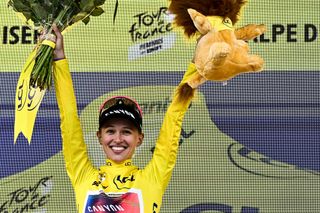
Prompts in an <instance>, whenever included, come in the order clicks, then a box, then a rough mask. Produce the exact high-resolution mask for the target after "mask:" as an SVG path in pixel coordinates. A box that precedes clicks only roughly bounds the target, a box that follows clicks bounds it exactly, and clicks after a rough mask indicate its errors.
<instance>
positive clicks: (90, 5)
mask: <svg viewBox="0 0 320 213" xmlns="http://www.w3.org/2000/svg"><path fill="white" fill-rule="evenodd" d="M80 8H81V10H82V11H84V12H88V13H90V12H91V11H92V10H94V8H95V5H94V0H81V2H80Z"/></svg>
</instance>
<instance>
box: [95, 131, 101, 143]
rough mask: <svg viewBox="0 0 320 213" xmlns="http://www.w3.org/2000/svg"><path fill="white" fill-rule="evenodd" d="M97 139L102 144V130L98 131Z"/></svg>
mask: <svg viewBox="0 0 320 213" xmlns="http://www.w3.org/2000/svg"><path fill="white" fill-rule="evenodd" d="M96 134H97V138H98V140H99V143H100V144H101V131H100V129H99V130H98V131H97V133H96Z"/></svg>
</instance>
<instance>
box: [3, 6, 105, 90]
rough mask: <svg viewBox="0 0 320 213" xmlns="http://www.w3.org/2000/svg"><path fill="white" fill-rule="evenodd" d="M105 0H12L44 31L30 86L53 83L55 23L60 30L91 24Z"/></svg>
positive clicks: (42, 85)
mask: <svg viewBox="0 0 320 213" xmlns="http://www.w3.org/2000/svg"><path fill="white" fill-rule="evenodd" d="M104 3H105V0H9V1H8V7H12V8H13V10H14V11H15V12H17V13H18V15H19V16H21V17H22V18H23V19H24V21H25V22H26V23H27V24H28V25H29V26H31V27H34V28H35V29H37V30H38V31H39V34H40V33H41V34H42V38H43V39H41V40H39V42H38V44H37V46H36V48H37V53H36V56H35V59H34V60H35V64H34V67H33V69H32V72H31V76H30V84H29V85H30V86H32V87H34V88H36V87H38V88H40V89H41V90H44V89H49V88H50V87H51V84H52V61H53V49H54V45H52V42H51V44H50V42H48V41H50V40H52V37H53V35H52V24H53V23H55V24H56V25H57V26H58V28H59V29H60V31H62V32H63V31H64V30H65V29H66V28H68V27H69V26H71V25H73V24H75V23H77V22H79V21H82V22H84V23H85V24H87V23H88V22H89V21H90V16H99V15H101V14H102V13H103V12H104V10H103V9H102V8H101V6H102V5H103V4H104Z"/></svg>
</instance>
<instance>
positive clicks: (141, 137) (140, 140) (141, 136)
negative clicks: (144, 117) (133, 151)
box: [137, 133, 144, 147]
mask: <svg viewBox="0 0 320 213" xmlns="http://www.w3.org/2000/svg"><path fill="white" fill-rule="evenodd" d="M143 138H144V134H143V133H141V134H140V135H139V141H138V143H137V147H139V146H140V145H141V144H142V142H143Z"/></svg>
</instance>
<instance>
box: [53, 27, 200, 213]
mask: <svg viewBox="0 0 320 213" xmlns="http://www.w3.org/2000/svg"><path fill="white" fill-rule="evenodd" d="M54 31H55V33H56V35H57V42H56V50H55V58H57V59H59V60H56V61H55V63H54V82H55V89H56V95H57V102H58V106H59V110H60V118H61V132H62V140H63V153H64V159H65V163H66V168H67V171H68V175H69V177H70V179H71V182H72V185H73V187H74V190H75V193H76V199H77V206H78V211H79V212H94V211H96V210H99V209H100V207H103V206H105V207H110V208H111V206H114V205H117V206H118V207H119V208H120V209H121V210H123V211H125V212H133V213H139V212H140V213H141V212H159V211H160V206H161V204H162V196H163V195H164V192H165V191H166V188H167V186H168V183H169V181H170V179H171V174H172V171H173V168H174V166H175V162H176V158H177V152H178V147H179V137H180V132H181V126H182V120H183V117H184V115H185V113H186V111H187V109H188V107H189V105H190V103H191V100H192V99H193V92H194V91H195V89H192V88H190V90H192V91H193V92H192V93H191V95H190V96H188V97H186V98H185V99H183V100H182V98H181V96H180V93H179V92H180V90H179V89H177V90H176V91H175V94H174V97H173V99H172V101H171V104H170V105H169V107H168V109H167V112H166V115H165V117H164V121H163V125H162V128H161V130H160V134H159V136H158V139H157V143H156V147H155V150H154V154H153V157H152V159H151V160H150V162H149V163H148V164H147V165H146V166H145V167H144V168H143V169H140V168H138V167H137V166H135V165H134V164H133V163H132V158H133V155H134V153H135V150H136V148H137V147H138V146H140V145H141V144H142V142H143V139H144V133H143V128H142V111H141V108H140V106H139V104H138V103H137V102H135V101H134V100H133V99H131V98H129V97H126V96H114V97H111V98H109V99H106V100H105V101H104V102H103V103H102V105H101V107H100V111H99V128H98V131H97V133H96V134H97V137H98V140H99V143H100V144H101V146H102V150H103V151H104V154H105V158H106V163H105V165H103V166H100V168H99V169H97V168H95V167H94V166H93V164H92V163H91V161H90V160H89V157H88V154H87V147H86V145H85V142H84V138H83V132H82V128H81V125H80V121H79V118H78V115H77V105H76V99H75V95H74V91H73V86H72V79H71V75H70V71H69V68H68V62H67V60H66V59H65V56H64V49H63V42H62V41H63V39H62V35H61V33H60V32H59V30H58V29H57V28H56V27H54ZM61 58H62V59H61ZM195 72H196V69H195V66H194V64H192V63H191V64H190V66H189V68H188V70H187V72H186V74H185V76H184V79H183V80H182V81H181V83H180V84H179V86H178V87H177V88H180V87H181V85H185V82H186V81H187V79H188V78H190V77H191V76H192V75H194V73H195ZM103 210H104V209H103ZM101 211H102V209H101Z"/></svg>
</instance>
